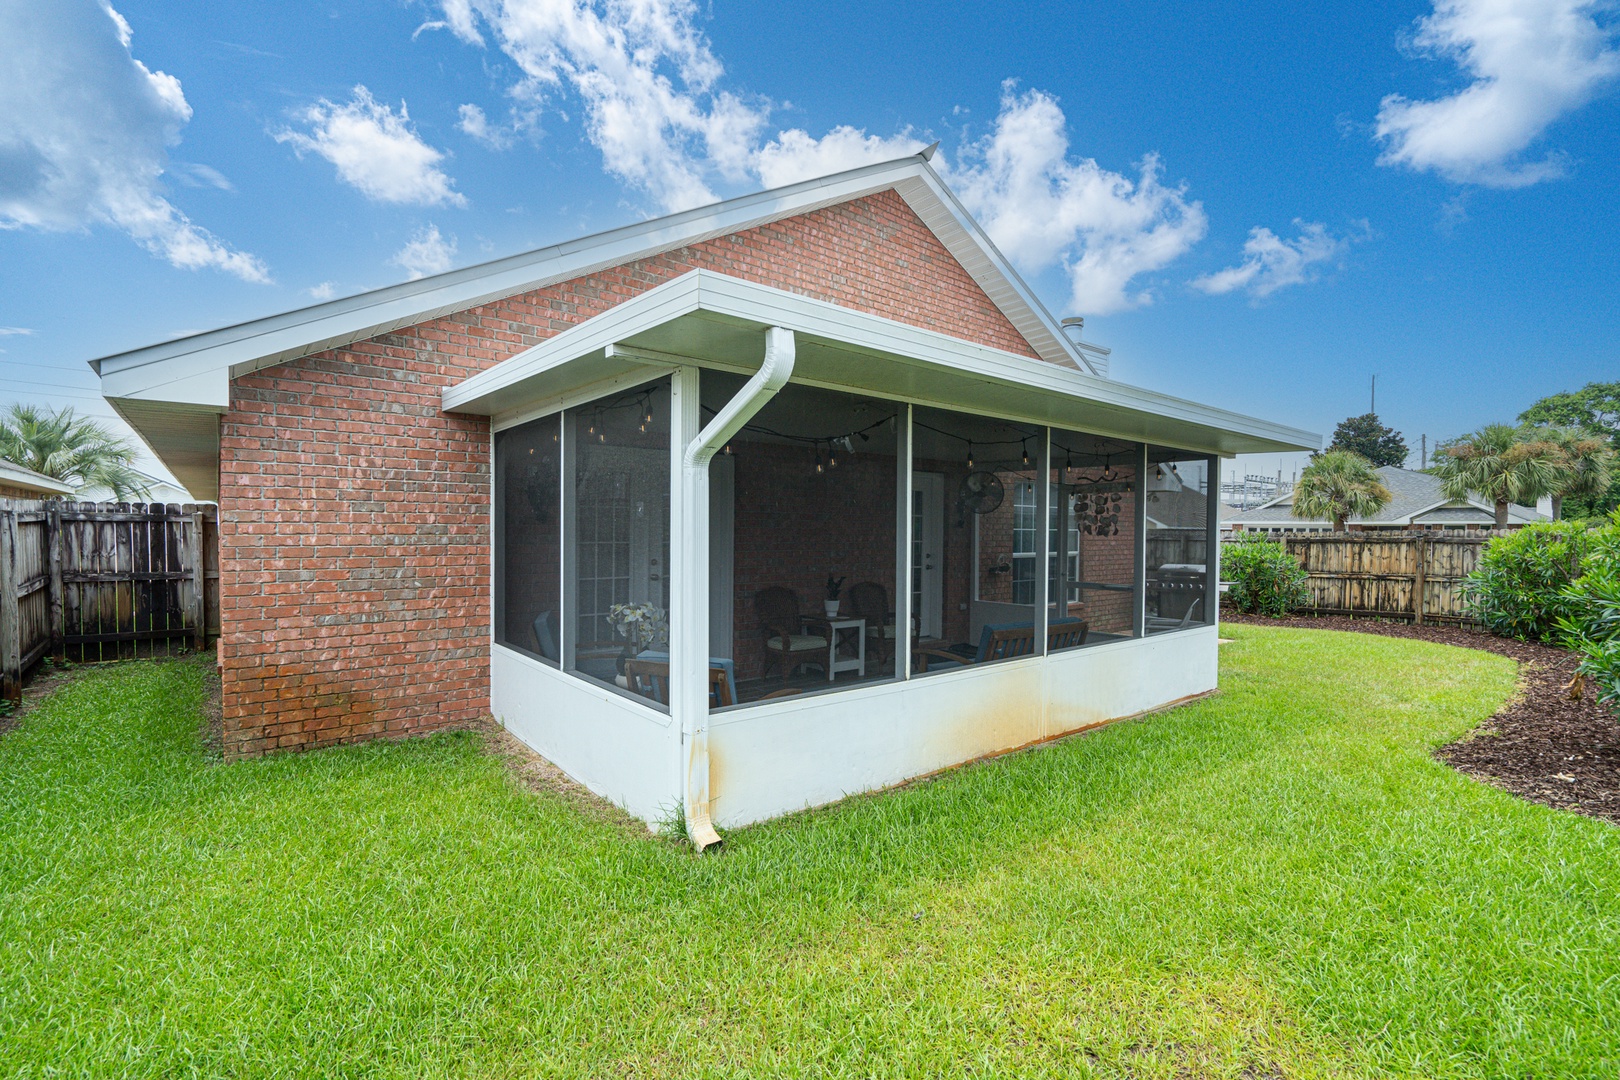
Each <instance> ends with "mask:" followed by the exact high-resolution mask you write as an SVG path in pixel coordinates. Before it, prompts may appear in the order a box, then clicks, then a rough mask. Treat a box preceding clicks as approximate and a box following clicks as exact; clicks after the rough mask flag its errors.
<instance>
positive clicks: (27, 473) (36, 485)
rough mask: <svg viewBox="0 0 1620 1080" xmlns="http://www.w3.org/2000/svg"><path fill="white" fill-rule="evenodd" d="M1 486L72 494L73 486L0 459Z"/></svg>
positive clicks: (46, 493) (54, 493) (42, 492)
mask: <svg viewBox="0 0 1620 1080" xmlns="http://www.w3.org/2000/svg"><path fill="white" fill-rule="evenodd" d="M0 487H7V488H18V489H20V490H23V491H29V492H38V493H39V494H41V495H72V494H73V488H72V487H71V486H69V485H67V484H64V483H62V481H60V480H58V479H56V478H55V477H54V476H46V475H45V474H44V473H42V472H35V471H34V470H33V469H25V468H23V467H22V466H21V465H16V464H13V463H12V462H9V461H0Z"/></svg>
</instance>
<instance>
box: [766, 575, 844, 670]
mask: <svg viewBox="0 0 1620 1080" xmlns="http://www.w3.org/2000/svg"><path fill="white" fill-rule="evenodd" d="M754 614H756V615H758V616H759V633H760V638H761V640H762V642H763V644H764V648H765V670H766V671H767V672H768V671H770V669H771V664H772V663H773V662H774V663H780V664H781V665H782V685H783V686H786V685H787V681H788V677H789V676H791V675H792V674H793V671H794V669H795V668H797V667H798V666H799V665H801V664H820V665H821V666H822V667H826V665H827V650H828V649H829V647H830V643H831V641H832V627H831V626H830V625H829V624H828V622H827V620H826V619H825V618H824V617H822V616H820V615H804V614H801V613H800V612H799V594H798V593H796V592H794V591H793V590H792V589H784V588H781V587H779V586H773V587H771V588H769V589H761V590H759V592H757V593H755V594H754Z"/></svg>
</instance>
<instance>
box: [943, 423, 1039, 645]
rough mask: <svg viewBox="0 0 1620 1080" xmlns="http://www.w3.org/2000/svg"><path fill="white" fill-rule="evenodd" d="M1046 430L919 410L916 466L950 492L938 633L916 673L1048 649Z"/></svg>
mask: <svg viewBox="0 0 1620 1080" xmlns="http://www.w3.org/2000/svg"><path fill="white" fill-rule="evenodd" d="M1045 438H1046V431H1045V429H1044V428H1041V427H1035V426H1032V425H1026V424H1015V423H1011V422H1008V421H1002V420H995V419H991V418H989V417H982V416H973V415H971V414H967V413H958V412H948V411H946V410H943V409H929V408H922V407H918V408H916V409H915V410H914V411H913V414H912V444H913V453H912V472H913V476H914V477H923V478H933V482H934V484H936V485H937V487H938V488H939V489H940V490H941V491H942V492H943V497H942V499H941V500H940V501H941V503H942V506H941V510H940V516H941V518H942V521H941V522H940V525H939V526H938V529H939V532H940V534H941V536H942V541H943V542H942V543H941V545H940V548H941V550H940V551H939V553H938V554H939V558H937V559H936V560H934V564H935V566H934V567H933V568H931V567H930V566H929V565H928V564H924V567H923V571H924V573H929V572H934V573H937V574H938V575H939V582H938V586H939V587H938V600H937V601H936V603H937V604H938V607H939V611H938V614H937V617H934V616H933V615H932V614H931V613H927V612H925V613H924V616H923V617H924V619H925V620H926V621H927V622H929V623H930V624H932V625H936V626H938V628H939V629H938V633H937V636H935V637H933V638H924V639H923V640H921V641H919V643H918V648H917V649H916V671H917V674H919V675H932V674H936V673H939V672H942V671H957V670H962V669H963V668H966V667H970V666H974V665H978V664H985V663H994V662H996V661H998V660H1006V659H1015V658H1016V657H1018V656H1028V655H1032V654H1039V653H1041V652H1044V651H1045V647H1044V642H1043V641H1041V640H1039V633H1040V632H1039V619H1038V618H1037V616H1038V615H1039V614H1040V612H1039V610H1038V608H1037V607H1036V598H1037V594H1038V592H1039V589H1038V584H1039V578H1038V575H1039V574H1041V573H1042V572H1043V571H1042V568H1041V567H1040V566H1039V554H1038V553H1039V550H1040V530H1041V529H1042V528H1043V527H1045V525H1046V523H1043V522H1041V521H1040V511H1039V506H1040V501H1041V500H1040V492H1039V490H1038V486H1039V484H1040V483H1041V482H1042V479H1041V477H1040V474H1039V469H1040V460H1041V449H1042V446H1043V443H1044V441H1045Z"/></svg>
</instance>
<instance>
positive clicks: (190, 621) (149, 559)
mask: <svg viewBox="0 0 1620 1080" xmlns="http://www.w3.org/2000/svg"><path fill="white" fill-rule="evenodd" d="M217 512H218V511H217V508H216V507H213V506H193V505H191V504H190V503H187V504H186V505H184V506H178V505H175V504H174V503H170V504H168V505H167V506H165V505H163V504H161V503H152V504H150V505H148V504H145V503H133V504H130V503H70V502H57V501H50V502H25V501H22V500H13V499H0V696H3V697H5V698H8V699H10V700H13V701H15V700H17V699H19V698H20V697H21V694H22V677H23V675H24V673H25V672H27V671H28V669H29V668H30V667H32V666H33V665H34V664H35V663H37V662H38V661H39V660H40V659H41V658H42V657H44V656H46V655H47V654H50V655H54V656H56V657H58V658H60V659H74V660H103V659H113V658H116V657H119V656H131V655H140V654H148V655H149V654H151V653H153V652H156V651H158V650H160V649H161V650H164V651H169V650H173V649H175V648H176V647H179V648H187V647H189V648H197V649H202V648H205V647H206V646H207V644H208V638H209V636H210V635H214V636H217V635H218V632H219V529H218V518H217Z"/></svg>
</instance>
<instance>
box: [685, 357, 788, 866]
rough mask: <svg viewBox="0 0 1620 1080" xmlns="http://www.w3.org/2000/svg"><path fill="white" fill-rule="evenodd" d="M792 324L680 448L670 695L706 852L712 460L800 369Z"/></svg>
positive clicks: (689, 822) (692, 822)
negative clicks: (679, 556)
mask: <svg viewBox="0 0 1620 1080" xmlns="http://www.w3.org/2000/svg"><path fill="white" fill-rule="evenodd" d="M793 360H794V339H793V331H791V330H784V329H783V328H782V327H780V326H772V327H770V328H769V329H767V330H766V331H765V359H764V360H763V361H762V362H761V363H760V366H759V370H758V371H756V372H755V373H754V374H753V376H751V377H750V378H749V380H748V382H747V383H745V384H744V385H743V388H742V389H741V390H739V391H737V394H736V396H735V397H733V398H732V399H731V400H730V401H728V402H726V404H725V406H724V407H723V408H721V410H720V411H719V412H717V413H716V414H715V416H714V419H713V420H710V421H709V422H708V424H706V425H704V427H703V430H701V431H699V432H698V433H697V436H696V437H695V438H693V439H692V441H691V442H689V443H687V445H686V449H685V451H684V452H683V453H682V454H681V500H682V503H683V524H684V527H685V531H686V537H685V538H686V540H687V542H686V543H684V544H683V545H682V546H681V550H682V552H683V560H682V565H681V566H680V567H679V569H678V574H679V577H677V579H676V580H677V581H685V582H687V583H688V587H687V588H686V589H685V590H684V591H685V593H686V602H685V603H683V604H681V605H680V607H679V608H678V609H677V610H676V612H675V624H676V625H675V630H674V633H673V634H672V635H671V639H670V650H671V663H672V665H673V666H674V671H673V672H672V677H671V679H670V682H671V684H672V685H671V692H670V697H671V699H672V704H673V706H674V708H675V715H676V717H677V718H678V719H679V720H680V722H681V738H682V741H683V742H684V743H685V744H686V746H685V749H686V784H685V788H686V834H687V836H689V837H690V838H691V840H692V844H693V846H694V847H696V848H697V849H698V850H699V851H703V850H705V849H707V848H709V847H713V846H715V845H717V844H719V843H720V834H719V833H718V832H716V831H715V828H714V820H713V817H712V815H711V814H710V812H709V585H708V581H709V574H708V571H709V545H708V544H707V543H699V542H698V541H699V540H702V539H706V538H707V537H708V533H709V462H710V461H712V460H714V455H715V454H716V453H717V452H718V451H719V449H720V448H721V447H722V446H724V445H726V443H727V442H728V441H730V440H731V438H732V437H733V436H735V435H736V434H737V433H738V432H739V431H741V430H742V429H743V426H744V425H745V424H747V423H748V421H750V420H752V419H753V418H754V416H755V415H756V414H757V413H758V412H759V410H760V409H762V408H764V407H765V404H766V403H767V402H769V401H770V400H771V399H772V398H773V397H775V396H776V393H777V391H779V390H781V389H782V387H784V386H786V385H787V382H788V379H789V377H790V376H792V374H793Z"/></svg>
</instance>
